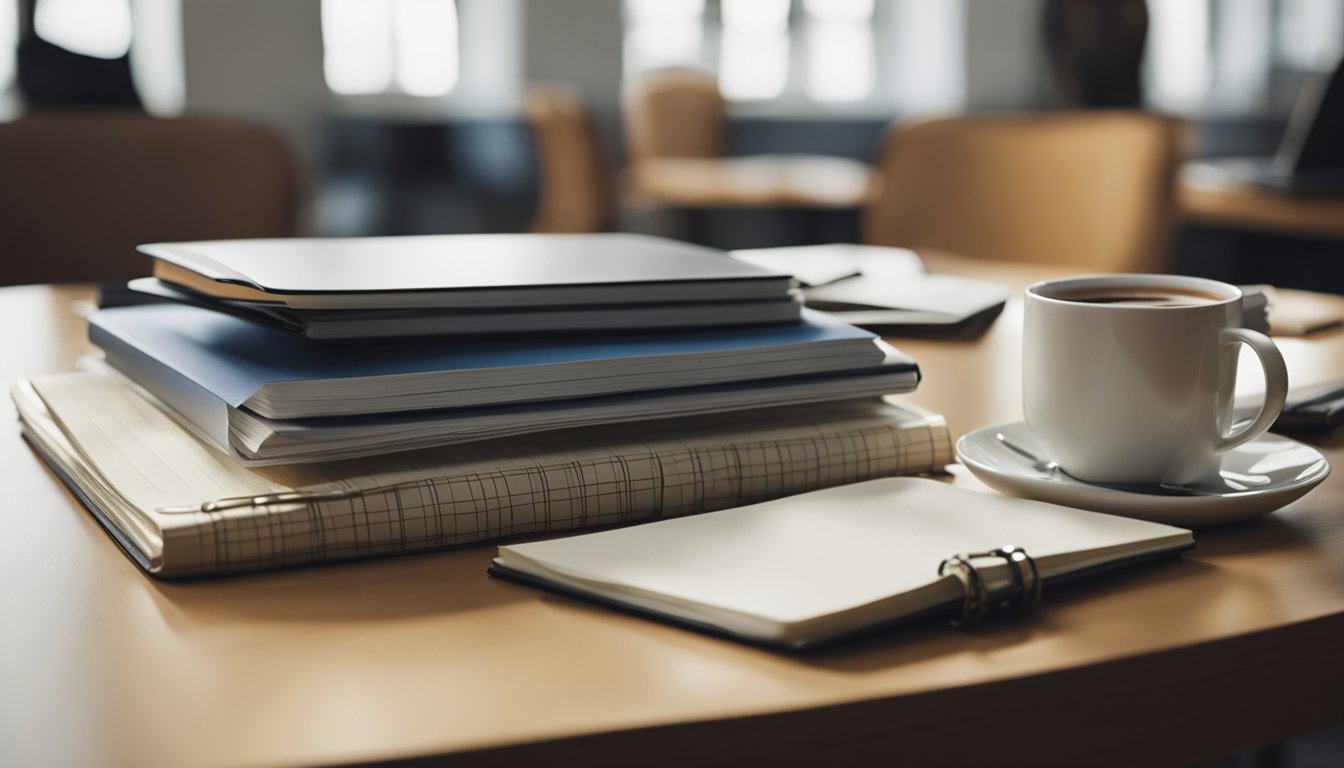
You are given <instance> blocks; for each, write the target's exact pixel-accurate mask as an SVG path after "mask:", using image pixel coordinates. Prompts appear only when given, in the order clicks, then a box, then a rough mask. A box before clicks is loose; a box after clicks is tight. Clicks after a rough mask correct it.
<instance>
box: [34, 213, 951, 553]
mask: <svg viewBox="0 0 1344 768" xmlns="http://www.w3.org/2000/svg"><path fill="white" fill-rule="evenodd" d="M499 237H500V238H503V239H497V240H491V239H490V237H485V238H484V239H482V238H481V237H471V238H465V239H462V240H454V239H453V238H434V239H432V240H431V241H426V240H424V239H419V238H408V239H406V240H398V239H395V238H379V239H376V242H369V243H363V244H361V243H359V242H358V241H340V242H339V243H338V242H337V241H332V244H331V245H329V246H327V245H324V242H323V241H250V242H249V241H243V242H240V243H204V244H190V243H189V244H169V245H160V246H153V247H151V248H149V249H148V251H149V252H151V253H153V254H155V255H156V256H157V257H158V258H160V261H161V263H160V264H159V265H158V266H157V267H156V270H155V273H156V275H158V277H157V278H152V280H154V281H156V285H158V286H159V287H160V288H162V289H163V290H162V291H157V290H147V291H146V292H148V293H154V294H155V295H157V296H159V297H160V298H168V299H172V301H171V302H169V303H157V304H151V305H146V306H132V307H120V308H105V309H102V310H99V311H98V312H96V313H94V314H93V315H92V316H91V318H90V338H91V339H92V341H93V342H94V343H95V344H96V345H98V346H99V347H100V348H101V349H102V350H103V351H104V356H103V357H101V358H91V359H88V360H86V361H84V362H83V364H82V368H83V370H82V371H81V372H79V373H74V374H65V375H60V376H55V377H35V378H34V379H32V380H31V381H27V382H22V383H21V384H20V385H19V386H18V387H16V389H15V391H14V398H15V401H16V403H18V405H19V411H20V415H21V418H22V421H23V424H24V430H25V434H26V435H27V436H28V438H29V439H30V440H31V441H32V443H33V444H34V445H35V446H36V447H37V448H38V450H39V452H40V453H41V455H43V456H44V457H45V458H46V459H47V460H48V461H49V462H50V463H51V464H52V465H53V467H55V468H56V469H57V472H58V473H59V474H60V475H61V476H62V477H63V478H64V479H65V481H66V482H67V483H68V484H69V485H70V486H71V487H72V488H74V489H75V490H76V492H77V493H79V494H80V495H81V496H82V497H83V498H84V499H85V500H86V502H88V504H89V506H90V507H91V508H92V509H93V510H94V512H95V514H97V515H98V516H99V519H100V520H102V521H103V522H104V524H105V525H106V526H107V527H108V529H109V531H111V532H112V533H113V535H114V538H116V539H117V540H118V541H119V542H120V543H121V544H122V545H123V548H124V549H126V551H127V552H128V553H130V554H131V555H132V557H133V558H134V559H135V560H136V561H137V562H139V563H140V565H142V566H143V567H144V568H146V569H147V570H148V571H150V572H151V573H155V574H158V575H163V576H179V575H201V574H216V573H225V572H234V571H243V570H257V569H265V568H274V567H280V566H288V565H297V564H303V563H312V562H324V561H331V560H342V559H350V558H359V557H369V556H374V555H385V554H394V553H400V552H407V551H415V550H423V549H435V548H441V547H450V546H458V545H464V544H472V543H477V542H482V541H493V540H501V539H509V538H513V537H518V536H526V535H536V534H543V533H551V532H558V531H567V530H574V529H580V528H592V527H601V526H610V525H619V524H625V523H631V522H637V521H643V520H649V519H654V518H658V517H670V516H680V515H685V514H692V513H698V512H704V511H709V510H715V509H721V508H725V507H730V506H738V505H742V504H748V503H753V502H757V501H761V500H765V499H770V498H776V497H779V496H785V495H790V494H794V493H799V492H802V491H806V490H811V489H816V488H822V487H827V486H831V485H838V484H844V483H852V482H856V481H860V480H866V479H870V478H875V477H883V476H887V475H893V474H916V473H924V472H931V471H938V470H940V469H941V468H942V466H943V465H944V464H946V463H948V462H949V461H951V447H950V440H949V438H948V435H947V430H946V426H945V424H943V422H942V420H941V419H940V418H939V417H937V416H933V415H930V414H925V413H921V412H918V411H915V410H911V409H909V408H903V407H900V406H897V405H893V404H891V403H887V402H883V401H882V400H881V399H879V398H880V397H881V396H882V395H885V394H888V393H895V392H904V391H909V390H911V389H913V388H914V387H915V386H916V384H917V383H918V381H919V371H918V367H917V366H916V364H915V362H914V361H913V360H912V359H910V358H909V357H907V356H905V355H904V354H902V353H900V352H899V351H898V350H896V349H894V348H892V347H890V346H888V345H886V344H884V343H883V342H882V341H881V340H880V339H878V338H877V337H876V336H874V335H873V334H872V333H870V332H867V331H862V330H860V329H857V328H854V327H852V326H850V325H847V324H845V323H843V322H839V321H836V320H832V319H828V318H825V317H823V316H820V315H818V314H816V313H811V312H809V311H805V310H803V311H800V310H798V309H797V307H796V304H797V302H796V300H794V299H792V298H790V296H789V292H790V287H789V283H788V281H787V276H782V275H780V274H776V273H772V272H769V271H767V270H762V269H760V268H758V267H754V266H751V265H746V264H735V263H728V262H731V261H732V260H731V259H728V257H727V256H726V255H724V254H719V253H714V252H710V253H706V252H704V249H694V250H689V251H688V250H686V249H687V248H690V247H689V246H683V245H681V244H675V243H667V242H666V241H657V240H655V239H650V238H633V239H632V238H630V237H629V236H621V235H613V236H610V237H608V238H604V237H602V236H586V239H582V240H566V239H564V238H565V236H559V237H558V238H551V237H549V236H533V237H529V236H499ZM520 237H521V238H522V239H520ZM412 241H413V242H412ZM579 245H582V246H583V248H588V249H589V250H590V251H591V252H586V251H582V249H581V248H580V249H576V246H579ZM375 246H376V247H377V249H378V253H377V254H374V253H372V252H370V251H369V249H371V248H374V247H375ZM439 246H442V247H443V248H445V249H446V251H445V252H446V253H452V252H453V250H454V248H455V247H459V249H461V250H464V251H468V252H470V251H472V249H475V251H474V252H479V253H490V252H491V251H490V248H492V247H493V248H495V249H496V250H497V251H498V253H500V254H501V255H502V257H506V258H501V260H502V261H504V262H508V264H506V265H505V266H506V267H508V266H509V265H510V264H511V265H512V267H518V266H519V265H525V266H527V265H530V266H529V268H530V269H534V270H535V271H537V273H538V274H540V275H542V278H539V279H536V280H527V279H525V278H522V277H519V276H518V275H509V274H505V273H499V270H496V272H497V274H492V273H491V269H490V266H489V265H486V266H485V267H480V266H479V265H477V266H476V267H473V268H472V269H464V270H463V275H462V276H461V279H460V281H459V282H460V283H461V284H451V280H450V279H449V278H450V277H451V274H450V273H451V270H449V271H445V268H444V267H443V266H442V265H441V264H438V263H437V262H435V264H436V266H435V267H433V268H432V269H430V268H428V267H422V268H420V271H421V272H428V273H429V277H426V276H424V275H420V277H418V278H416V281H411V282H407V279H408V278H407V277H406V276H407V275H415V274H418V273H417V271H416V269H415V268H414V267H415V265H417V264H423V263H425V258H426V255H427V254H429V255H432V254H433V253H434V250H433V249H434V248H435V247H439ZM324 248H330V253H329V255H330V257H331V259H333V260H334V262H333V263H334V264H335V265H336V267H340V265H342V264H343V265H345V266H344V267H343V268H341V269H338V268H335V267H333V266H332V264H325V267H326V269H327V271H326V272H322V268H323V267H324V263H321V262H319V261H318V260H315V255H321V254H322V253H323V252H324V250H323V249H324ZM483 248H484V249H485V250H484V251H482V249H483ZM621 248H625V249H627V250H628V251H629V252H628V253H627V252H625V251H621V250H620V249H621ZM585 253H587V255H584V254H585ZM576 254H577V255H576ZM615 255H620V256H622V258H621V259H620V260H617V259H615V257H614V256H615ZM375 256H377V257H380V258H381V259H382V261H381V262H379V263H383V264H385V265H386V268H385V271H386V274H381V273H380V274H373V273H370V272H369V271H368V267H367V265H368V264H369V263H372V262H371V261H370V259H374V258H375ZM262 257H265V258H262ZM540 257H546V258H545V259H543V258H540ZM510 259H512V261H510ZM565 259H569V260H570V262H572V263H569V268H570V271H571V272H573V273H574V274H578V275H588V276H589V278H588V279H589V280H591V281H592V282H589V283H583V282H573V281H569V282H566V281H565V280H564V279H560V278H557V277H556V275H558V274H561V272H562V270H560V269H558V268H557V265H556V263H555V262H556V261H563V260H565ZM724 260H726V261H724ZM472 263H473V264H474V262H472ZM277 264H279V266H277ZM641 265H644V266H641ZM342 269H344V270H345V271H347V272H350V273H352V274H354V273H359V274H362V275H363V278H361V279H364V280H373V281H382V282H380V283H379V284H378V285H379V288H378V289H377V290H356V289H355V288H356V287H355V286H353V285H341V284H340V283H339V280H340V277H339V275H340V273H341V272H342ZM615 269H619V270H621V271H622V272H623V273H624V274H623V277H622V279H620V280H615V281H612V280H607V279H605V278H604V277H602V276H603V275H605V274H608V273H609V272H610V271H611V270H615ZM305 270H306V272H305ZM360 270H362V272H360ZM504 272H507V269H506V270H504ZM332 273H335V274H336V275H337V276H336V277H335V278H333V277H332ZM303 274H312V275H321V278H320V279H319V278H316V277H315V278H313V285H312V286H310V287H311V288H312V289H313V290H311V291H306V292H305V291H301V290H297V289H296V288H295V285H296V283H295V282H294V281H295V280H296V279H298V278H296V277H295V276H296V275H303ZM388 275H391V277H388ZM547 275H549V277H546V276H547ZM397 280H401V281H402V282H396V281H397ZM492 280H493V282H491V281H492ZM333 281H334V282H333ZM702 294H703V296H705V297H706V298H705V300H704V301H703V302H701V301H697V299H696V296H698V295H702ZM644 295H650V296H658V297H660V306H662V307H663V309H664V310H667V311H670V312H671V314H667V313H666V312H664V314H662V315H660V317H662V318H663V320H662V321H661V322H664V323H668V324H670V327H659V328H657V329H647V328H634V329H629V328H624V329H620V330H619V331H610V330H609V331H604V332H602V333H596V332H593V331H584V332H577V331H575V330H574V329H572V328H570V329H568V330H566V329H561V331H562V332H556V333H548V332H543V331H540V330H536V329H535V328H533V330H530V331H528V332H519V333H497V332H494V333H480V332H478V331H479V330H480V328H481V323H482V322H485V321H484V320H483V318H488V317H489V316H490V314H491V313H492V312H505V313H512V316H516V317H524V318H525V319H526V323H524V326H526V327H533V326H535V325H536V324H538V323H540V324H543V325H544V324H545V323H547V322H551V321H553V320H554V319H555V318H557V317H559V316H560V315H563V314H564V313H565V312H566V311H568V310H571V309H572V310H576V311H577V310H580V309H582V310H584V311H585V312H587V313H588V314H585V317H587V318H589V319H591V318H592V317H593V315H592V312H596V313H597V316H601V315H602V314H603V313H609V315H608V317H609V318H615V319H617V320H619V319H620V318H625V317H629V316H630V312H629V308H630V307H631V306H634V305H638V303H639V298H640V297H641V296H644ZM184 297H185V298H184ZM725 297H728V298H729V299H731V300H733V301H736V302H738V303H739V304H740V305H742V306H745V307H748V308H750V307H752V306H753V305H754V304H755V303H761V304H762V305H767V304H768V305H769V306H770V307H772V309H770V310H769V312H766V313H765V314H762V313H759V312H756V310H755V309H751V310H750V312H748V313H747V314H746V315H739V317H738V320H737V321H734V323H731V324H728V325H725V326H720V327H712V328H705V327H702V326H703V318H704V316H705V313H704V312H702V311H700V310H701V309H703V308H704V307H702V306H701V305H705V306H709V305H713V307H717V306H718V305H720V304H721V303H722V301H723V300H725ZM588 300H593V301H596V302H597V305H596V306H592V307H590V306H587V305H586V304H584V303H583V302H584V301H588ZM455 302H456V303H455ZM528 302H535V303H536V304H537V305H538V306H539V307H541V308H542V310H541V312H540V314H539V315H537V314H535V312H534V310H535V307H533V306H531V305H530V304H528ZM382 303H386V304H387V308H388V311H393V310H395V312H396V313H397V315H396V316H397V317H398V318H399V323H401V324H400V325H399V326H397V327H400V328H403V329H412V330H413V331H415V329H420V330H423V328H421V325H420V324H417V322H416V318H421V319H422V320H423V319H424V318H426V317H431V316H432V318H433V322H434V323H443V322H450V323H457V322H458V320H460V319H461V318H462V316H466V315H469V316H470V322H469V323H466V324H465V325H460V326H454V327H455V328H457V331H456V332H454V333H450V334H448V335H440V336H434V337H432V338H431V337H427V336H426V335H425V334H424V333H421V332H418V331H416V332H411V333H409V335H405V334H403V335H400V336H398V337H394V338H384V339H372V340H371V339H370V338H367V336H368V335H369V334H368V333H365V332H364V331H360V332H358V333H354V334H352V337H351V338H346V339H343V340H321V339H317V338H313V337H312V334H304V333H303V332H302V328H304V327H306V326H305V323H306V322H307V321H308V320H311V319H313V318H323V319H324V321H329V320H332V318H333V317H339V316H341V315H342V313H347V314H348V318H352V319H351V320H350V322H352V323H353V325H355V326H358V325H361V324H362V323H366V321H367V322H373V321H375V320H376V319H377V317H379V313H380V312H381V311H382V309H380V307H381V306H382ZM458 304H462V305H465V310H467V311H465V314H463V312H459V311H458V310H459V309H460V307H458ZM780 306H786V307H791V308H792V309H791V311H790V312H787V313H784V315H787V317H785V316H783V315H780V313H779V312H778V310H777V308H778V307H780ZM673 307H675V309H669V308H673ZM714 311H717V309H715V310H714ZM277 312H279V313H281V314H284V315H285V316H286V317H288V318H290V319H292V320H296V322H295V323H291V324H290V326H289V327H288V329H286V328H283V327H279V326H277V325H276V324H275V323H273V322H269V321H266V320H265V319H264V318H266V317H268V316H272V315H274V314H275V313H277ZM426 313H428V314H426ZM611 313H614V314H611ZM637 314H638V313H637ZM574 317H577V315H571V319H573V318H574ZM677 317H681V318H682V320H681V322H680V323H677V321H676V318H677ZM767 317H769V318H773V319H772V320H770V321H768V322H766V321H763V318H767ZM646 319H647V317H646ZM781 319H782V320H783V322H781V321H780V320H781ZM510 322H513V321H510ZM585 322H586V321H585ZM529 324H531V325H529ZM328 327H335V326H334V325H329V326H328ZM351 327H353V326H351ZM363 327H364V330H365V331H368V329H369V328H380V327H383V326H379V325H376V324H375V325H367V324H366V325H364V326H363ZM434 327H439V326H434ZM472 329H475V330H472ZM305 336H307V337H305ZM109 435H115V436H116V439H109V437H108V436H109ZM162 478H171V481H165V480H162Z"/></svg>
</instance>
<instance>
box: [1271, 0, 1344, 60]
mask: <svg viewBox="0 0 1344 768" xmlns="http://www.w3.org/2000/svg"><path fill="white" fill-rule="evenodd" d="M1280 3H1281V5H1280V6H1279V12H1280V14H1281V17H1280V19H1279V45H1278V48H1279V58H1280V59H1281V60H1282V61H1283V62H1284V63H1285V64H1288V65H1289V66H1293V67H1296V68H1298V69H1320V70H1329V69H1330V68H1331V67H1333V66H1334V64H1335V62H1337V61H1339V57H1340V55H1341V54H1344V0H1280Z"/></svg>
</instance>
